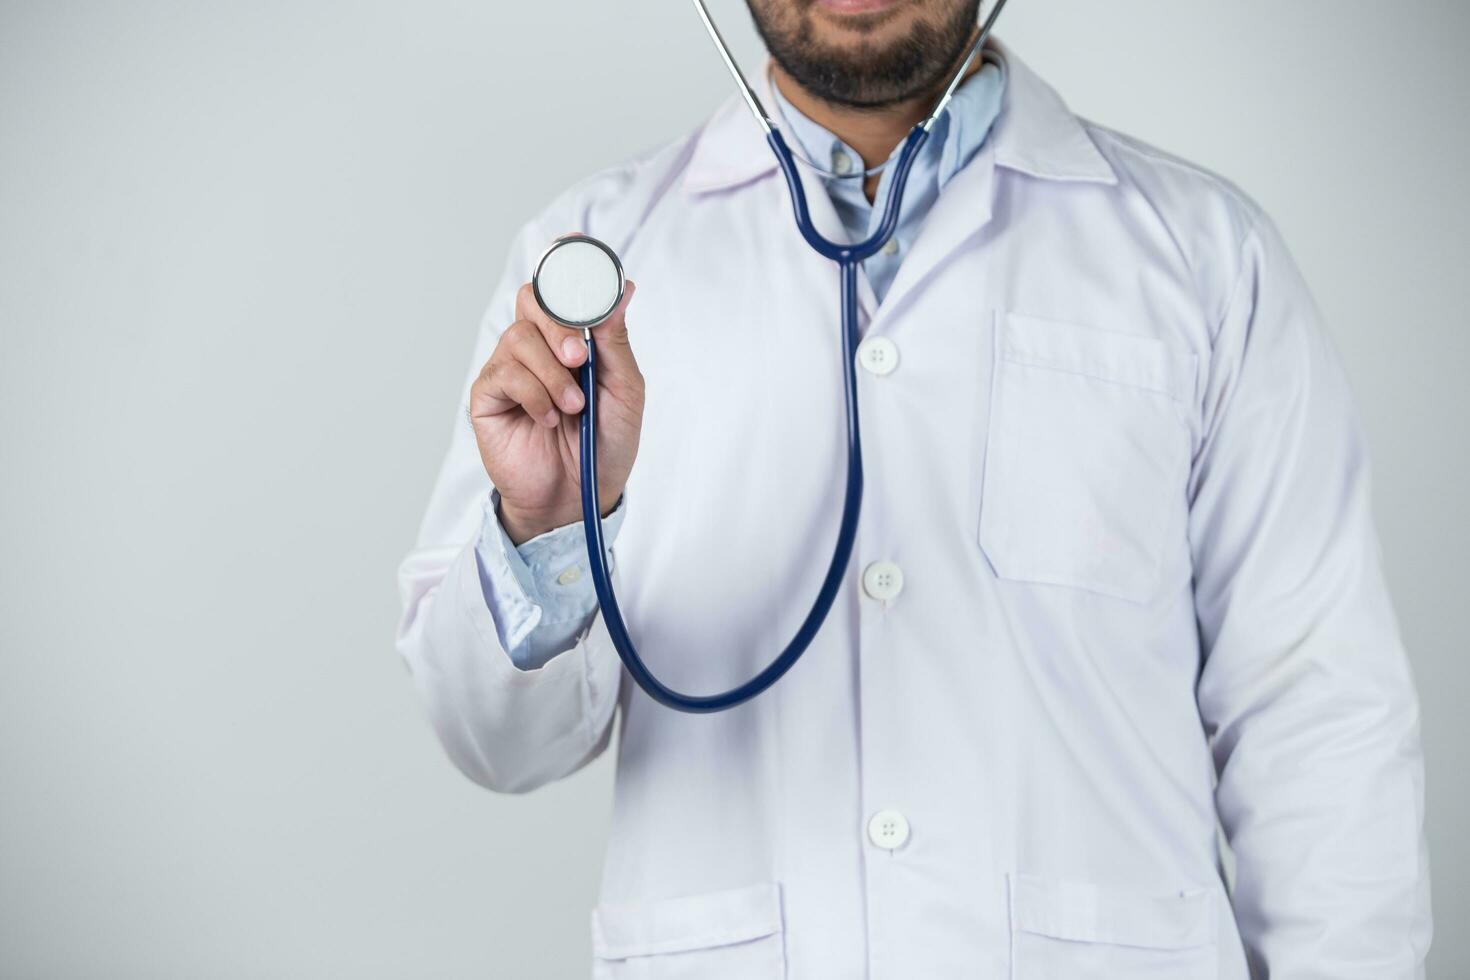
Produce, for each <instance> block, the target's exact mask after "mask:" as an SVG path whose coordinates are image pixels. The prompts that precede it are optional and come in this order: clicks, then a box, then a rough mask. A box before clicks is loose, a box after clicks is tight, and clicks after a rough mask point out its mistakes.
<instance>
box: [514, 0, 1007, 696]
mask: <svg viewBox="0 0 1470 980" xmlns="http://www.w3.org/2000/svg"><path fill="white" fill-rule="evenodd" d="M693 3H694V9H695V10H696V11H698V13H699V18H700V20H701V21H703V22H704V28H705V30H706V31H707V32H709V36H710V40H712V41H714V44H715V48H716V49H718V51H719V52H720V58H721V59H722V60H723V61H724V62H725V67H726V68H728V69H729V70H730V74H731V76H733V77H734V79H735V83H736V85H737V86H738V87H739V89H740V94H741V95H742V96H743V97H744V99H745V104H746V105H747V106H748V107H749V108H750V111H751V114H752V115H754V116H755V121H756V123H757V124H758V125H759V126H760V127H761V129H762V130H763V131H764V132H765V134H766V142H767V143H768V144H770V147H771V151H772V152H773V153H775V155H776V163H777V164H779V165H780V167H781V173H782V174H784V175H785V177H786V187H787V189H788V190H789V191H790V193H791V205H792V209H793V211H794V212H795V214H796V227H797V229H798V230H799V231H800V232H801V236H802V237H803V238H805V239H806V241H807V244H808V245H810V246H811V247H812V248H813V249H815V250H816V251H817V252H818V253H819V254H821V255H823V256H825V257H826V258H829V259H831V260H833V261H834V262H836V263H837V269H838V272H839V279H840V280H841V294H842V301H841V302H842V356H843V373H842V383H843V395H844V398H845V403H846V421H847V490H846V493H845V494H844V495H843V501H842V521H841V523H840V525H839V528H838V532H837V545H836V547H835V548H834V549H833V551H832V561H831V563H830V564H829V565H828V566H827V574H826V576H825V577H824V578H823V579H822V587H821V589H820V590H819V591H818V592H817V598H816V601H815V602H814V603H813V604H812V608H811V611H810V612H808V613H807V615H806V619H804V620H803V621H802V623H801V627H800V628H799V629H798V630H797V631H796V636H795V637H794V638H793V639H792V640H791V642H790V643H789V644H787V646H786V648H785V649H784V650H782V651H781V653H780V654H779V655H778V656H777V657H776V658H775V659H774V660H772V661H771V662H770V664H769V665H767V666H766V668H765V669H764V670H762V671H761V672H760V673H758V674H756V675H755V677H753V678H751V679H750V680H748V681H746V682H745V683H744V684H741V685H740V686H738V687H735V688H731V689H730V690H728V691H724V692H722V693H719V694H708V695H691V694H683V693H681V692H679V691H675V690H673V689H672V688H670V687H668V686H667V685H665V684H663V683H662V682H661V681H659V679H658V678H657V677H655V676H653V673H652V672H651V671H650V670H649V669H648V666H647V665H646V664H644V662H643V658H641V657H640V656H638V651H637V649H636V648H635V647H634V646H633V640H632V638H630V637H629V636H628V627H627V625H626V624H625V623H624V622H623V614H622V612H621V610H620V609H619V608H618V597H617V595H616V593H614V591H613V586H612V576H611V574H610V572H609V570H608V563H607V547H606V545H605V543H604V541H603V535H602V514H601V512H600V510H599V507H598V493H597V426H596V424H595V421H596V418H597V346H596V344H594V343H593V341H592V328H593V327H595V326H597V325H598V324H599V323H601V322H602V321H603V320H605V319H607V318H608V316H610V315H611V314H612V312H613V311H614V310H615V309H617V306H618V304H619V303H620V302H621V301H622V298H623V291H624V277H623V265H622V263H621V262H620V261H619V260H618V257H617V255H616V254H615V253H614V252H613V250H612V249H611V248H609V247H608V246H607V245H605V244H603V243H602V242H600V241H598V240H597V239H595V238H592V237H590V236H588V235H566V236H563V237H561V238H558V239H557V240H556V241H554V242H552V243H551V247H549V248H548V249H547V250H546V251H545V252H544V253H543V254H542V255H541V258H540V259H539V260H538V261H537V263H536V269H535V272H534V273H533V274H532V276H531V287H532V291H533V293H534V294H535V297H536V302H537V303H538V304H539V305H540V306H541V308H542V309H543V310H544V311H545V312H546V314H547V315H548V316H550V317H551V318H552V319H553V320H555V321H557V322H558V323H560V324H562V325H563V326H566V327H570V328H572V329H575V330H581V331H582V339H583V341H584V342H585V343H586V344H587V360H586V362H585V363H584V364H583V365H582V369H581V383H582V394H583V396H584V398H585V399H586V405H585V406H584V407H583V409H582V419H581V424H580V432H581V443H582V445H581V457H582V464H581V482H582V525H583V527H584V528H585V529H586V534H587V559H588V563H589V565H590V567H591V571H592V582H593V585H594V587H595V588H596V591H597V601H598V603H599V604H600V605H601V607H602V618H603V622H604V624H605V625H606V627H607V632H608V636H609V637H610V638H611V639H612V644H613V648H614V649H615V650H616V651H617V653H618V657H619V658H620V659H621V660H622V661H623V665H624V666H625V667H626V668H627V669H628V673H629V675H630V676H632V678H633V680H634V681H635V682H637V684H638V686H639V687H641V688H643V690H644V691H646V692H647V693H648V696H649V697H651V698H653V699H654V700H655V701H657V702H658V703H660V704H663V705H667V706H668V707H670V708H675V709H677V710H679V711H688V712H696V713H703V712H712V711H723V710H725V709H726V708H733V707H735V706H736V705H738V704H742V703H743V702H745V701H749V700H750V699H751V698H753V697H755V696H756V695H758V694H760V693H762V692H763V691H765V690H766V689H767V688H769V687H770V686H771V685H772V684H774V683H776V681H778V680H780V679H781V677H782V676H783V675H784V674H785V673H786V672H787V671H788V670H790V669H791V668H792V666H794V665H795V664H796V661H797V660H799V659H801V655H802V654H803V653H805V652H806V649H807V647H808V646H810V645H811V642H812V640H813V639H815V638H816V635H817V631H818V630H819V629H821V626H822V623H823V621H824V620H826V618H827V613H828V612H829V611H830V610H831V608H832V603H833V601H834V600H835V599H836V598H837V593H838V591H839V589H840V588H841V586H842V580H843V577H844V576H845V575H846V574H847V566H848V562H849V560H850V559H851V558H852V549H853V544H854V542H855V541H856V539H857V526H858V514H859V512H860V511H861V509H862V503H863V457H862V446H861V442H860V439H859V434H858V404H857V368H856V360H857V343H858V302H857V269H858V263H860V262H862V261H863V260H865V259H867V258H869V257H870V256H872V255H874V254H875V253H876V252H877V251H878V250H879V249H881V248H882V247H883V246H884V244H886V243H887V241H888V239H889V237H891V236H892V235H893V231H894V229H895V228H896V227H897V226H898V215H899V203H900V202H901V201H902V200H903V192H904V187H905V186H906V185H907V184H908V175H909V170H910V168H911V167H912V166H913V163H914V159H915V158H916V157H917V156H918V153H919V149H920V148H921V147H922V146H923V145H924V141H925V140H927V139H928V138H929V131H930V130H931V129H932V128H933V127H934V123H935V122H936V121H937V120H938V118H939V116H940V114H941V113H943V112H944V110H945V108H946V107H947V106H948V105H949V102H950V99H951V98H953V96H954V93H955V89H957V88H959V85H960V82H961V81H963V80H964V78H965V73H966V72H967V71H969V68H970V65H971V64H972V63H973V62H974V60H975V58H976V56H977V55H978V54H979V53H980V48H981V46H982V45H983V44H984V43H985V39H986V38H987V37H988V36H989V35H990V29H991V27H992V26H994V24H995V20H996V18H997V17H998V16H999V15H1000V12H1001V9H1002V8H1003V7H1004V6H1005V4H1006V0H996V4H995V7H994V9H992V10H991V12H990V16H989V17H987V18H986V19H985V21H984V23H982V24H981V25H980V28H979V31H978V33H977V34H976V36H975V40H974V41H973V42H972V43H971V45H970V48H969V51H968V53H967V54H966V56H965V60H964V61H963V62H962V63H961V64H960V67H959V70H958V71H956V72H955V75H954V78H953V79H952V80H951V81H950V83H949V87H948V88H946V89H945V90H944V95H942V96H941V97H940V99H939V102H938V103H937V104H936V105H935V106H934V110H933V111H932V112H930V113H929V115H928V117H927V118H926V119H925V120H924V121H923V122H921V123H919V124H918V125H917V126H915V127H914V128H913V131H912V132H910V133H909V135H908V136H907V138H905V140H904V142H903V145H902V146H901V147H900V148H899V149H898V158H897V161H896V162H895V163H894V164H893V166H894V172H893V177H892V179H891V180H890V181H889V184H888V196H887V198H886V199H885V200H884V203H883V219H882V221H881V222H880V223H879V225H878V229H877V231H875V232H873V234H872V235H870V236H868V238H867V239H866V240H865V241H861V242H858V243H856V244H852V245H848V244H842V243H839V242H833V241H829V240H828V239H826V238H824V237H822V235H821V234H820V233H818V231H817V229H816V227H815V226H814V225H813V224H812V219H811V214H810V213H809V212H808V210H807V203H806V193H805V191H804V190H803V189H802V185H801V176H800V174H799V172H798V171H797V169H796V164H797V158H796V156H795V155H794V154H793V153H792V151H791V149H790V147H788V146H787V145H786V140H785V138H784V137H782V135H781V130H780V129H779V128H778V125H777V123H776V122H775V121H773V120H772V119H771V117H770V116H769V115H767V114H766V110H765V108H764V107H763V106H762V105H761V102H760V99H758V98H757V97H756V94H755V92H754V91H752V90H751V87H750V84H749V83H748V82H747V81H746V80H745V75H744V74H743V73H742V72H741V71H740V66H739V65H737V64H736V63H735V59H734V57H733V56H732V55H731V54H730V49H729V48H728V47H727V46H726V44H725V39H724V38H723V37H721V36H720V32H719V30H718V29H717V28H716V27H715V23H714V21H713V20H712V19H711V18H710V14H709V10H708V9H707V8H706V7H705V5H704V0H693ZM891 159H892V158H890V160H891ZM801 162H802V163H803V164H805V165H806V166H808V167H811V168H812V169H814V170H817V171H819V172H821V173H822V174H823V175H825V176H830V177H853V178H857V177H866V176H871V175H872V174H873V173H876V172H877V171H878V170H881V169H883V167H886V166H888V164H887V163H884V164H883V165H882V166H881V167H878V168H875V169H873V170H866V171H862V170H860V171H858V172H856V173H852V174H836V173H832V172H830V171H826V170H823V169H822V168H821V167H818V166H817V165H816V164H814V163H812V162H811V161H810V160H807V159H806V158H804V157H803V158H801Z"/></svg>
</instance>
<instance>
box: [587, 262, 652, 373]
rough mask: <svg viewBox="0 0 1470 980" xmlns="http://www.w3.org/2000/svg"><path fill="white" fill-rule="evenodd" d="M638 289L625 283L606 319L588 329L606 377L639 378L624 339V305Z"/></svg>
mask: <svg viewBox="0 0 1470 980" xmlns="http://www.w3.org/2000/svg"><path fill="white" fill-rule="evenodd" d="M637 291H638V286H637V284H636V283H634V282H633V280H631V279H629V280H627V282H626V284H625V286H624V289H623V299H622V301H621V302H620V303H618V306H617V309H615V310H613V311H612V314H611V315H610V316H608V318H607V319H606V320H604V321H602V322H601V323H599V324H598V325H597V326H595V327H593V328H592V339H593V340H595V341H597V354H598V357H599V358H600V360H601V366H602V369H603V371H604V372H606V373H607V375H611V376H612V377H614V378H621V379H625V380H631V379H641V378H642V375H641V374H640V373H639V371H638V361H637V359H636V358H634V357H633V344H632V342H631V341H630V340H629V338H628V304H629V303H631V302H633V294H634V293H635V292H637Z"/></svg>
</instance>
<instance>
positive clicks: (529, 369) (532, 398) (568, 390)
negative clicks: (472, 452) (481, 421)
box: [470, 320, 583, 428]
mask: <svg viewBox="0 0 1470 980" xmlns="http://www.w3.org/2000/svg"><path fill="white" fill-rule="evenodd" d="M578 342H579V343H580V339H579V340H578ZM582 405H583V398H582V391H581V389H580V388H579V387H578V386H577V383H576V381H575V380H574V379H573V378H572V374H571V372H570V371H569V370H567V368H566V367H565V366H564V365H563V364H562V362H561V361H559V360H558V359H557V357H556V355H555V354H553V353H552V351H551V349H550V348H549V347H548V346H547V345H546V339H545V338H544V337H543V336H542V333H541V330H540V329H539V328H538V327H537V325H536V324H534V323H531V322H530V321H528V320H517V321H516V322H515V323H513V324H511V325H510V326H509V327H508V328H506V330H505V333H503V334H502V335H501V337H500V342H499V343H498V344H496V346H495V352H494V353H493V354H491V356H490V360H489V361H487V362H486V364H485V367H484V369H483V370H482V371H481V373H480V377H479V378H478V379H477V380H476V382H475V385H474V388H473V390H472V398H471V406H470V413H471V416H472V417H473V416H477V415H478V416H489V415H499V414H502V413H504V412H508V411H512V410H514V409H515V408H516V407H519V408H521V409H523V410H525V412H526V414H527V415H529V416H530V417H531V418H532V419H533V420H534V421H536V422H538V423H540V424H542V425H545V426H547V427H548V428H550V427H555V426H557V425H559V424H560V423H561V413H562V412H567V413H568V414H575V413H576V412H579V411H581V410H582Z"/></svg>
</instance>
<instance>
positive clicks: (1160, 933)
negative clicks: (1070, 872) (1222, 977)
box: [1009, 874, 1220, 980]
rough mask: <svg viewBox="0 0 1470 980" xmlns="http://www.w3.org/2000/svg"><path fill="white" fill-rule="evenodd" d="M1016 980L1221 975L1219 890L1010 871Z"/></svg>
mask: <svg viewBox="0 0 1470 980" xmlns="http://www.w3.org/2000/svg"><path fill="white" fill-rule="evenodd" d="M1009 887H1010V915H1011V980H1217V978H1218V976H1219V972H1220V966H1219V953H1218V950H1217V946H1216V938H1215V937H1216V901H1217V898H1216V893H1215V891H1214V890H1212V889H1209V888H1194V887H1191V888H1187V889H1182V890H1179V891H1175V892H1169V893H1142V892H1137V891H1133V890H1127V889H1111V888H1106V887H1103V886H1100V885H1096V884H1091V883H1085V882H1077V881H1063V880H1058V879H1054V878H1042V877H1038V876H1036V875H1027V874H1012V875H1010V876H1009Z"/></svg>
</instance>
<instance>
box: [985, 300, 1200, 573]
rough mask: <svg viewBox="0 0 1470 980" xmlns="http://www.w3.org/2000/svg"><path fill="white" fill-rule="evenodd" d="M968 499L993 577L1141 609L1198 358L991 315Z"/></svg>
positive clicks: (1182, 456) (1185, 459) (1172, 509)
mask: <svg viewBox="0 0 1470 980" xmlns="http://www.w3.org/2000/svg"><path fill="white" fill-rule="evenodd" d="M994 340H995V344H994V375H993V379H992V388H991V398H990V423H989V433H988V437H987V441H986V449H985V464H984V478H983V486H982V490H981V501H980V534H979V536H980V546H981V548H982V550H983V551H984V552H985V555H986V558H987V559H988V560H989V561H990V564H991V567H992V568H993V569H994V570H995V573H996V575H997V576H999V577H1000V578H1003V579H1012V580H1017V581H1023V582H1037V583H1044V584H1049V585H1064V586H1071V587H1074V588H1081V589H1087V590H1089V591H1092V592H1099V593H1102V594H1105V595H1110V596H1115V597H1118V598H1123V599H1128V600H1132V601H1136V602H1141V601H1144V600H1147V599H1148V598H1150V597H1151V596H1152V595H1153V594H1154V593H1155V592H1156V590H1157V588H1158V585H1159V581H1160V569H1161V564H1162V559H1163V556H1164V554H1165V548H1166V545H1167V539H1166V533H1167V532H1168V531H1170V530H1171V529H1173V530H1176V531H1180V533H1181V534H1182V531H1181V530H1180V529H1181V527H1182V521H1183V512H1184V506H1185V505H1184V500H1185V492H1184V491H1185V485H1186V482H1187V480H1188V470H1189V457H1190V436H1189V428H1188V425H1187V423H1186V421H1185V419H1186V405H1187V403H1188V402H1189V401H1190V400H1191V398H1192V395H1193V390H1194V372H1195V364H1196V359H1195V356H1194V355H1193V354H1190V353H1185V352H1182V351H1177V350H1175V349H1173V348H1171V347H1169V346H1167V345H1166V344H1164V343H1163V342H1162V341H1160V340H1158V339H1156V338H1154V337H1148V336H1143V335H1137V334H1128V333H1118V332H1114V331H1109V330H1102V329H1098V328H1096V327H1088V326H1081V325H1078V324H1073V323H1066V322H1063V321H1059V320H1046V319H1041V318H1039V317H1032V316H1024V315H1021V314H1018V313H1005V312H1000V313H997V315H996V321H995V337H994Z"/></svg>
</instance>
